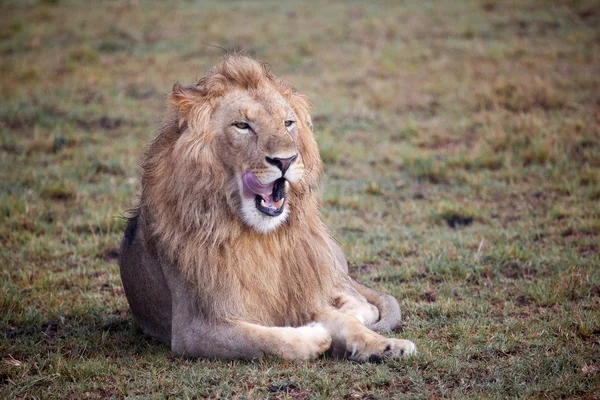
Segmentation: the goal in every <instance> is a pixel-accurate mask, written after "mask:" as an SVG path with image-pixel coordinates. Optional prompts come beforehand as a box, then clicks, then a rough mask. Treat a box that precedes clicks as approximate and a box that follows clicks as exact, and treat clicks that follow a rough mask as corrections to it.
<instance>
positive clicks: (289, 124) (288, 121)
mask: <svg viewBox="0 0 600 400" xmlns="http://www.w3.org/2000/svg"><path fill="white" fill-rule="evenodd" d="M295 122H296V121H292V120H291V119H288V120H287V121H285V126H286V127H288V128H289V127H290V126H292V125H294V123H295Z"/></svg>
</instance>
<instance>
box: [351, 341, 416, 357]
mask: <svg viewBox="0 0 600 400" xmlns="http://www.w3.org/2000/svg"><path fill="white" fill-rule="evenodd" d="M416 351H417V348H416V346H415V344H414V343H413V342H411V341H410V340H404V339H388V338H382V339H376V340H371V341H368V342H365V343H362V345H361V344H360V343H355V344H353V345H352V352H351V353H350V355H349V358H350V359H351V360H354V361H358V362H367V361H368V362H379V361H381V360H382V359H384V358H400V357H405V356H410V355H412V354H414V353H415V352H416Z"/></svg>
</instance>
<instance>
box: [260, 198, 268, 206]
mask: <svg viewBox="0 0 600 400" xmlns="http://www.w3.org/2000/svg"><path fill="white" fill-rule="evenodd" d="M260 205H261V206H262V207H266V206H267V203H265V199H262V200H261V201H260Z"/></svg>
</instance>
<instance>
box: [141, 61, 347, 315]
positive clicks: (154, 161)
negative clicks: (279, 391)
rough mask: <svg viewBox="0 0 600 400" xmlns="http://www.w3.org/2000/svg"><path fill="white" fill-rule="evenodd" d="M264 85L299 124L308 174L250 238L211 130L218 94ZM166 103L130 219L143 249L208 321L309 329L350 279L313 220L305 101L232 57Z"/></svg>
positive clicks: (316, 164) (315, 208)
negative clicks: (279, 215)
mask: <svg viewBox="0 0 600 400" xmlns="http://www.w3.org/2000/svg"><path fill="white" fill-rule="evenodd" d="M261 85H272V86H273V87H275V88H276V89H277V90H278V91H279V93H281V95H282V96H283V97H284V98H285V99H286V100H287V101H288V103H289V104H290V106H291V107H292V108H293V109H294V112H295V113H296V115H297V116H298V123H299V128H300V129H299V150H300V153H301V154H302V157H303V161H304V165H305V175H304V177H303V179H302V180H301V181H300V182H299V183H297V184H295V185H293V186H292V190H291V191H290V193H289V195H288V201H289V204H290V205H291V212H290V215H289V217H288V220H287V221H286V223H284V224H283V225H281V226H280V227H279V228H277V229H276V230H274V231H272V232H270V233H268V234H261V233H258V232H256V231H255V230H254V229H252V228H251V227H249V226H247V225H246V224H244V222H243V221H242V219H241V218H240V217H239V216H238V215H236V213H235V212H234V210H236V209H239V197H238V196H237V195H236V191H237V190H238V188H237V185H236V182H235V178H234V176H233V174H232V172H231V170H230V169H229V168H228V164H227V160H226V159H222V158H221V157H220V154H222V153H223V152H220V151H219V149H218V148H217V146H216V141H215V140H214V137H215V134H216V132H215V128H214V127H212V126H211V115H212V112H213V111H214V109H215V106H216V105H217V103H218V101H219V99H220V98H221V97H222V96H223V94H224V93H227V91H229V90H234V89H243V90H248V91H252V90H253V89H256V88H259V87H260V86H261ZM169 103H170V109H169V111H168V113H167V115H166V117H165V119H164V121H163V124H162V126H161V128H160V129H159V132H158V135H157V136H156V138H155V139H154V141H153V142H152V143H151V145H150V148H149V150H148V151H147V153H146V156H145V161H144V162H143V165H142V168H143V172H142V193H141V200H140V204H139V208H138V209H137V211H136V212H135V214H136V215H139V217H140V218H141V221H142V224H143V226H144V228H143V229H144V237H145V240H146V246H147V248H148V249H149V250H150V251H152V252H154V253H155V254H156V255H157V256H159V257H163V258H167V259H168V260H169V261H170V265H172V266H173V267H174V268H178V269H179V270H180V272H181V273H182V274H183V275H184V276H185V278H186V279H187V280H188V281H189V282H190V283H191V284H192V285H193V287H194V288H195V290H196V292H197V294H198V299H197V300H198V307H199V308H200V310H201V312H202V313H203V315H204V316H205V317H206V319H207V320H235V319H242V318H243V319H244V320H245V321H248V322H255V323H259V324H262V325H267V326H269V325H271V326H273V325H301V324H304V323H307V322H308V321H310V320H311V318H312V317H313V312H314V310H316V309H319V308H321V307H322V306H324V305H325V303H328V302H331V301H332V299H331V298H329V296H330V294H331V293H332V292H333V290H334V288H333V286H334V285H335V284H336V282H341V281H342V280H344V279H346V278H345V274H342V273H339V271H338V268H337V267H335V265H336V264H335V258H334V256H333V254H332V251H331V249H330V246H329V245H328V241H329V240H331V239H330V235H329V232H328V230H327V228H326V227H325V225H324V224H323V222H322V221H321V219H320V216H319V214H320V202H321V200H320V198H321V195H320V189H319V180H320V177H321V172H322V162H321V159H320V156H319V152H318V148H317V145H316V142H315V140H314V138H313V135H312V132H311V121H310V115H309V103H308V101H307V99H306V98H305V97H304V96H302V95H300V94H299V93H297V92H296V90H295V89H294V88H292V87H291V86H290V85H289V84H288V83H286V82H283V81H281V80H278V79H277V78H275V76H273V75H272V74H271V73H270V72H269V68H268V67H267V66H266V65H264V64H260V63H258V62H257V61H255V60H252V59H250V58H247V57H243V56H240V55H229V56H227V57H225V58H224V59H223V60H222V61H221V62H220V63H219V64H218V65H217V66H216V67H214V68H213V69H211V70H210V71H209V73H208V74H207V76H206V77H204V78H202V79H201V80H200V81H199V82H198V83H197V84H196V85H194V86H190V87H183V86H181V85H179V84H176V85H175V86H174V88H173V93H172V94H171V95H170V97H169ZM184 133H185V135H184ZM332 266H334V267H332ZM338 284H339V283H338Z"/></svg>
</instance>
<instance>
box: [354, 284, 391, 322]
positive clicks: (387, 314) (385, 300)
mask: <svg viewBox="0 0 600 400" xmlns="http://www.w3.org/2000/svg"><path fill="white" fill-rule="evenodd" d="M352 283H353V285H354V288H355V289H356V290H357V291H358V292H359V293H360V294H362V295H363V296H365V298H366V299H367V301H368V302H369V303H371V304H373V305H374V306H376V307H377V308H378V309H379V321H377V322H375V323H374V324H373V325H370V326H369V329H372V330H374V331H375V332H389V331H391V330H392V329H394V328H396V327H397V326H398V325H400V319H401V316H402V314H401V312H400V305H399V304H398V301H397V300H396V299H395V298H394V297H393V296H390V295H389V294H385V293H381V292H378V291H376V290H373V289H371V288H370V287H368V286H365V285H363V284H361V283H358V282H356V281H355V280H354V279H352Z"/></svg>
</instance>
